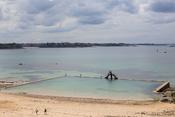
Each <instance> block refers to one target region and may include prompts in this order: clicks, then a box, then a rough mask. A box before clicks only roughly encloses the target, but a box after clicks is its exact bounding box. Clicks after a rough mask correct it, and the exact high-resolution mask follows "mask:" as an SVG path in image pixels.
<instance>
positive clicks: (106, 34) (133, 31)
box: [0, 0, 175, 43]
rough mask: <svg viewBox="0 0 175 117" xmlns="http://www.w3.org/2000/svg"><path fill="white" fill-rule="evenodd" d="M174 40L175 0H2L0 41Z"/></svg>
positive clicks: (172, 41) (171, 41)
mask: <svg viewBox="0 0 175 117" xmlns="http://www.w3.org/2000/svg"><path fill="white" fill-rule="evenodd" d="M3 42H116V43H117V42H129V43H145V42H147V43H175V0H0V43H3Z"/></svg>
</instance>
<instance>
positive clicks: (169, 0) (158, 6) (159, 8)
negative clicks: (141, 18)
mask: <svg viewBox="0 0 175 117" xmlns="http://www.w3.org/2000/svg"><path fill="white" fill-rule="evenodd" d="M150 10H152V11H154V12H160V13H175V1H174V0H157V1H154V2H153V3H152V4H151V5H150Z"/></svg>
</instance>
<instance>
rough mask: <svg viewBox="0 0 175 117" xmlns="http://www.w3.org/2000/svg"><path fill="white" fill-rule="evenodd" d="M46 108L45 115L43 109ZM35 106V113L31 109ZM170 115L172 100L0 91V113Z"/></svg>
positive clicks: (30, 116) (4, 116)
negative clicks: (58, 95) (141, 99)
mask: <svg viewBox="0 0 175 117" xmlns="http://www.w3.org/2000/svg"><path fill="white" fill-rule="evenodd" d="M45 108H47V110H48V112H47V115H44V113H43V110H44V109H45ZM36 109H38V110H39V114H38V115H36V113H35V110H36ZM35 116H38V117H44V116H47V117H155V116H156V117H174V116H175V104H169V103H162V102H159V101H129V100H124V101H123V100H116V101H112V100H99V99H89V98H83V99H82V98H76V99H75V98H71V97H53V96H40V95H31V94H30V95H28V94H12V93H2V92H0V117H35Z"/></svg>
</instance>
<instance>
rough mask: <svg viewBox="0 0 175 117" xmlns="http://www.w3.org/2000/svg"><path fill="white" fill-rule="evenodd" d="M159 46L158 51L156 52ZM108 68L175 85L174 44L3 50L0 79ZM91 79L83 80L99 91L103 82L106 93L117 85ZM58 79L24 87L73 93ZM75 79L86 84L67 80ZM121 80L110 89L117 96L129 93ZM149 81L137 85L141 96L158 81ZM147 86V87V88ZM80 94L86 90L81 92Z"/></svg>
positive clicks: (101, 72)
mask: <svg viewBox="0 0 175 117" xmlns="http://www.w3.org/2000/svg"><path fill="white" fill-rule="evenodd" d="M157 49H158V50H159V52H157ZM164 51H167V53H163V52H164ZM19 63H22V64H23V65H19ZM109 70H112V71H113V72H114V73H116V74H117V76H118V77H119V78H129V79H146V80H168V81H171V82H172V84H173V85H175V48H170V47H161V46H160V47H151V46H150V47H148V46H140V47H93V48H51V49H49V48H47V49H41V48H25V49H18V50H0V79H6V80H19V79H20V80H38V79H43V78H53V77H58V76H63V75H65V74H67V75H68V76H70V77H72V76H79V75H80V74H81V75H82V76H83V77H86V76H88V77H100V76H105V75H106V73H107V72H108V71H109ZM69 80H70V79H69ZM91 80H92V79H90V81H84V83H86V82H92V88H93V87H94V88H93V89H94V91H97V90H95V89H99V88H98V86H99V84H101V83H102V85H100V86H103V87H102V88H101V90H100V91H101V92H102V91H103V90H104V93H105V92H110V91H109V89H110V88H112V87H113V86H114V85H107V83H106V84H105V83H104V82H107V81H106V80H97V81H96V80H95V79H93V80H92V81H91ZM56 81H57V82H56ZM56 81H54V82H53V81H47V82H44V83H41V84H37V86H36V85H35V86H33V85H31V86H29V85H28V86H25V88H24V89H26V91H29V90H27V89H30V92H32V90H33V91H34V90H35V89H37V88H38V87H39V86H41V87H46V88H45V90H46V91H47V93H51V92H52V91H53V92H54V91H58V92H59V91H60V90H61V91H60V92H62V93H57V94H60V95H62V94H66V95H67V94H70V95H71V92H70V91H71V90H70V89H69V85H70V84H67V82H61V80H60V79H59V80H56ZM66 81H67V80H66ZM74 81H76V82H77V85H78V86H79V88H81V87H82V86H84V85H82V84H84V83H82V82H83V81H81V80H80V81H81V82H80V81H79V80H77V79H75V80H71V81H68V82H69V83H70V82H74ZM51 82H53V85H55V86H56V87H57V88H52V86H53V85H49V83H51ZM93 82H94V83H93ZM57 83H58V84H60V83H62V85H64V86H65V87H67V88H65V89H64V88H63V89H61V88H60V87H59V86H60V85H57ZM122 83H124V82H123V81H122V82H121V81H120V82H119V83H117V82H116V86H115V87H114V88H113V91H111V92H113V93H116V96H114V97H117V96H118V97H119V94H120V96H121V95H122V94H123V95H126V94H127V93H121V92H122V91H117V89H120V88H122V85H119V84H122ZM114 84H115V83H114ZM129 84H130V82H129ZM131 84H132V83H131ZM136 84H138V87H139V86H140V85H139V84H142V83H141V82H139V83H136ZM143 84H144V83H143ZM150 85H152V86H151V88H148V87H149V86H148V87H147V84H145V85H141V86H140V87H139V88H142V87H143V86H145V88H144V89H143V90H141V89H140V91H138V90H136V89H135V92H137V93H139V94H140V95H142V96H143V94H144V95H146V94H147V95H146V96H148V97H149V96H150V95H149V94H150V93H147V92H148V91H149V92H151V90H152V88H153V87H155V86H156V85H157V84H154V83H153V84H150ZM133 86H134V85H126V88H127V89H128V90H127V91H128V92H130V90H129V89H130V88H131V87H133ZM27 87H28V88H27ZM29 87H31V88H29ZM95 87H96V88H95ZM119 87H120V88H119ZM108 88H109V89H108ZM139 88H138V89H139ZM20 89H21V88H19V89H18V90H19V91H20ZM93 89H89V90H88V88H87V90H86V92H87V93H86V94H88V95H93V94H94V96H98V95H95V93H90V92H93V91H92V90H93ZM133 89H134V88H133ZM145 89H148V90H146V91H145ZM68 90H69V91H68ZM35 91H36V90H35ZM100 91H99V92H100ZM127 91H123V92H127ZM77 92H81V91H77ZM82 92H83V91H82ZM97 92H98V91H97ZM119 92H120V93H119ZM141 92H142V93H141ZM45 93H46V92H45ZM113 93H111V95H113ZM53 94H54V93H53ZM77 94H78V93H77ZM132 94H133V95H136V93H134V92H132ZM80 95H85V94H81V93H80ZM99 95H104V97H106V96H105V94H103V93H102V94H99ZM108 95H110V94H108ZM146 96H145V97H146Z"/></svg>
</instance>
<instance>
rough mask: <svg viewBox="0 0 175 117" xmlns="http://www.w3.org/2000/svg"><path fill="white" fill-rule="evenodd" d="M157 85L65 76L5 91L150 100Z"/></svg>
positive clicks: (153, 96)
mask: <svg viewBox="0 0 175 117" xmlns="http://www.w3.org/2000/svg"><path fill="white" fill-rule="evenodd" d="M159 85H160V83H157V82H144V81H128V80H116V81H108V80H105V79H93V78H76V77H66V78H61V79H54V80H49V81H47V82H39V83H34V84H28V85H24V86H19V87H15V88H11V89H8V90H6V91H8V92H18V93H19V92H27V93H32V94H40V95H54V96H71V97H86V98H90V97H91V98H92V97H93V98H103V99H104V98H105V99H117V100H135V99H137V100H150V99H153V98H155V96H156V95H155V94H153V92H152V91H153V90H154V89H155V88H156V87H158V86H159ZM133 94H134V95H133Z"/></svg>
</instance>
